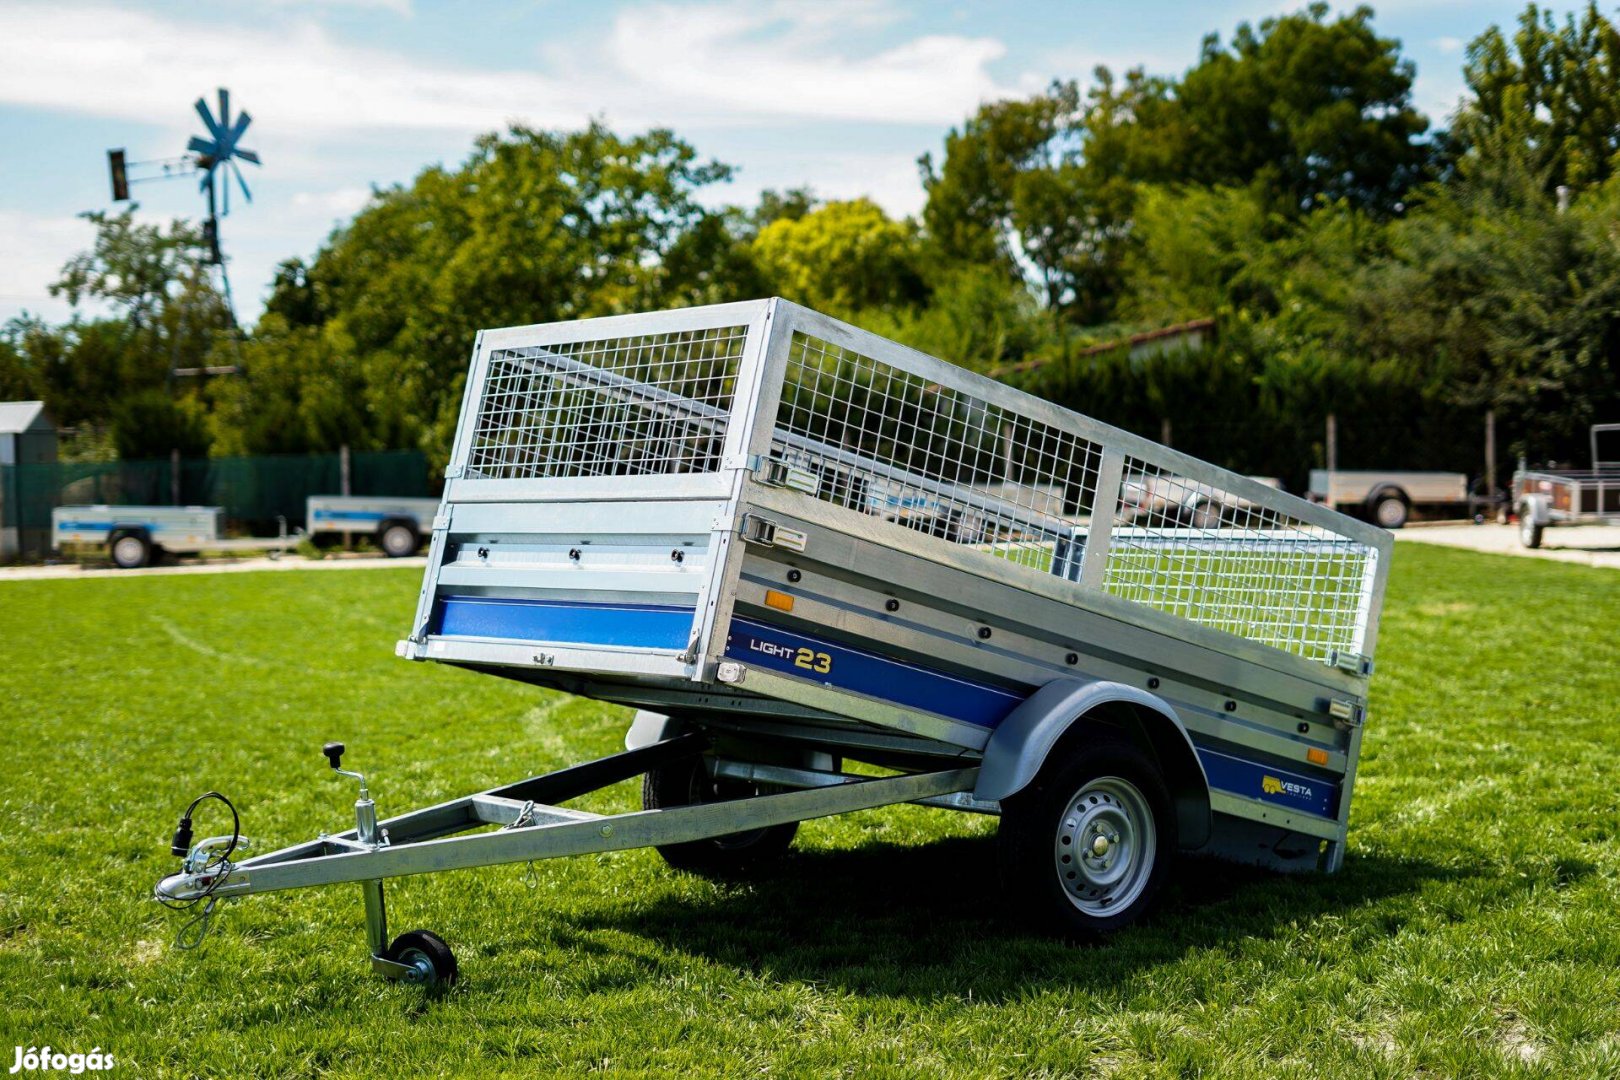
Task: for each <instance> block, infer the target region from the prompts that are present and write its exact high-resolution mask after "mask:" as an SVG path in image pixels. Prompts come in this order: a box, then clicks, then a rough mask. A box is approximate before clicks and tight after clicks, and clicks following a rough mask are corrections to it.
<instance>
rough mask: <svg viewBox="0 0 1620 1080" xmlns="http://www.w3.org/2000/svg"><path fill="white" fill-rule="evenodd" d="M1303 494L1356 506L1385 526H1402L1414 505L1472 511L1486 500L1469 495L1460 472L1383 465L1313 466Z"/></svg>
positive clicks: (1346, 506) (1341, 507)
mask: <svg viewBox="0 0 1620 1080" xmlns="http://www.w3.org/2000/svg"><path fill="white" fill-rule="evenodd" d="M1306 498H1308V499H1310V500H1311V501H1312V502H1315V503H1321V504H1322V505H1324V506H1331V507H1333V508H1334V509H1336V510H1344V509H1352V510H1356V511H1358V512H1360V513H1362V514H1364V515H1365V516H1366V518H1367V520H1368V521H1371V522H1374V523H1375V524H1378V525H1381V526H1383V527H1384V528H1386V529H1399V528H1401V527H1402V526H1404V525H1405V524H1406V523H1407V521H1408V520H1410V518H1411V516H1412V511H1413V510H1414V509H1426V510H1448V509H1452V510H1464V511H1465V512H1467V513H1469V514H1473V512H1474V509H1475V503H1476V501H1487V500H1475V499H1474V498H1471V497H1470V495H1469V490H1468V477H1467V476H1466V475H1464V474H1463V473H1453V472H1411V471H1389V470H1382V469H1373V470H1359V471H1357V470H1352V471H1349V472H1345V471H1341V470H1334V471H1333V472H1329V471H1328V470H1326V469H1312V470H1311V475H1310V480H1309V487H1308V490H1307V492H1306Z"/></svg>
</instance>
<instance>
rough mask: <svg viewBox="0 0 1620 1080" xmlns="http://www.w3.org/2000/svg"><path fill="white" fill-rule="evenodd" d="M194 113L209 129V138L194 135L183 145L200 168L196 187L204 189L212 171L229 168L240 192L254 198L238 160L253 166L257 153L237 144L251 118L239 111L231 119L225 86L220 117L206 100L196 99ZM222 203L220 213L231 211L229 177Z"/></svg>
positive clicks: (229, 93)
mask: <svg viewBox="0 0 1620 1080" xmlns="http://www.w3.org/2000/svg"><path fill="white" fill-rule="evenodd" d="M194 107H195V108H196V110H197V115H198V116H199V117H201V118H202V122H203V126H204V127H205V128H207V129H208V137H206V138H205V137H203V136H200V135H193V136H192V137H191V141H190V142H189V143H187V144H186V146H187V149H189V150H191V151H192V152H193V153H195V154H196V155H197V163H198V165H199V166H201V167H202V170H203V177H202V179H201V180H200V181H198V185H197V186H198V190H200V191H207V190H209V189H210V188H212V186H213V184H214V176H215V173H217V172H220V171H222V170H224V169H227V168H228V169H229V170H231V171H232V172H234V173H235V175H236V182H237V184H238V185H239V186H240V187H241V189H242V195H243V196H244V197H245V198H246V199H247V200H248V201H249V202H252V201H253V194H252V192H250V191H249V190H248V186H247V181H246V180H245V179H244V178H243V176H242V167H241V166H240V165H239V164H238V161H246V162H249V163H251V164H253V165H257V164H259V155H258V154H257V153H255V152H254V151H252V150H249V149H247V148H246V147H244V146H241V145H240V142H241V139H242V135H243V134H244V133H245V132H246V131H247V129H248V125H249V124H251V123H252V122H253V117H252V116H251V115H250V114H248V113H247V112H241V113H238V114H237V116H236V120H235V121H234V122H232V120H231V92H230V91H229V90H227V89H225V88H224V87H220V89H219V117H218V119H215V117H214V114H213V113H212V112H210V111H209V108H208V102H207V101H206V100H204V99H203V98H198V99H197V101H196V104H195V106H194ZM224 197H225V205H224V208H223V211H222V213H225V214H228V213H230V212H231V188H230V181H229V177H228V176H227V177H226V178H225V191H224Z"/></svg>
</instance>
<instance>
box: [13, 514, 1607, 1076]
mask: <svg viewBox="0 0 1620 1080" xmlns="http://www.w3.org/2000/svg"><path fill="white" fill-rule="evenodd" d="M417 585H418V576H417V574H416V573H414V572H410V571H354V572H323V573H267V574H230V575H219V576H202V577H165V578H127V579H118V578H113V579H97V580H84V581H50V582H29V583H8V584H0V634H3V637H0V717H3V718H4V720H5V725H6V726H5V736H4V737H5V755H4V772H3V776H4V780H3V788H0V1053H3V1054H4V1055H5V1060H4V1065H3V1067H4V1068H6V1069H9V1068H10V1067H11V1065H12V1063H13V1060H14V1057H13V1054H14V1051H13V1050H12V1047H13V1046H16V1045H21V1046H23V1047H24V1048H25V1049H26V1048H28V1047H30V1046H41V1045H44V1044H47V1043H48V1044H50V1046H52V1047H53V1048H55V1049H57V1050H60V1051H62V1052H80V1053H85V1052H89V1051H90V1050H91V1049H93V1048H96V1047H99V1048H100V1049H101V1050H102V1051H103V1052H110V1053H112V1054H113V1055H114V1056H115V1057H116V1059H117V1061H118V1067H117V1071H116V1072H115V1073H114V1074H113V1075H129V1076H227V1075H256V1076H287V1077H297V1076H310V1075H316V1074H327V1075H333V1076H355V1077H359V1076H390V1077H392V1076H404V1075H415V1074H423V1075H446V1076H492V1075H513V1076H532V1075H553V1074H555V1075H580V1074H585V1073H592V1072H603V1073H609V1074H615V1075H631V1076H634V1075H730V1076H761V1075H769V1076H824V1075H850V1076H885V1077H886V1076H903V1077H939V1076H964V1077H995V1076H1007V1077H1026V1076H1090V1075H1118V1076H1231V1077H1257V1076H1264V1077H1286V1076H1373V1077H1410V1076H1414V1075H1423V1076H1454V1077H1476V1076H1547V1077H1612V1076H1616V1075H1620V928H1617V923H1620V919H1617V916H1616V911H1617V908H1620V882H1617V873H1620V812H1617V806H1616V798H1617V796H1616V789H1617V778H1620V731H1617V721H1620V716H1617V709H1616V705H1615V700H1616V691H1617V689H1620V667H1617V664H1616V645H1617V641H1616V636H1617V631H1620V575H1616V574H1614V573H1613V572H1612V571H1605V570H1594V569H1588V568H1585V567H1577V566H1568V565H1563V564H1555V563H1550V562H1543V561H1539V560H1515V559H1508V558H1501V557H1490V556H1479V555H1473V554H1468V553H1461V552H1452V551H1444V550H1440V549H1432V548H1427V547H1420V546H1415V545H1414V546H1410V547H1408V546H1403V547H1402V548H1401V549H1400V550H1399V551H1398V552H1397V554H1396V561H1395V567H1394V576H1393V580H1392V583H1391V587H1390V592H1389V598H1388V605H1387V608H1386V614H1385V619H1384V631H1383V644H1382V647H1381V649H1380V653H1379V669H1378V673H1377V676H1376V678H1375V680H1374V700H1373V705H1372V710H1371V719H1370V721H1369V724H1368V727H1367V737H1366V743H1365V746H1366V750H1365V754H1364V756H1363V759H1362V769H1361V780H1360V784H1359V787H1358V790H1357V795H1356V801H1355V812H1354V815H1353V821H1352V831H1351V848H1350V853H1349V857H1348V859H1347V861H1346V864H1345V868H1344V871H1343V872H1342V873H1341V874H1339V875H1337V876H1333V877H1328V876H1323V875H1310V876H1304V877H1296V878H1282V877H1277V876H1273V875H1269V874H1265V873H1262V872H1258V871H1250V870H1244V869H1240V868H1234V867H1229V866H1226V865H1224V864H1219V863H1212V862H1207V861H1193V862H1190V863H1189V864H1188V865H1187V866H1186V867H1185V870H1184V873H1183V875H1182V878H1181V880H1180V883H1179V884H1178V885H1177V886H1176V887H1175V888H1174V890H1173V891H1172V893H1171V895H1170V896H1169V897H1168V898H1167V903H1166V905H1165V906H1164V907H1163V908H1162V909H1161V911H1160V913H1159V914H1158V915H1157V916H1156V917H1155V918H1154V919H1153V920H1152V921H1151V922H1150V923H1149V924H1148V925H1145V926H1142V927H1140V928H1137V929H1133V930H1131V931H1128V932H1126V933H1124V934H1122V935H1120V936H1119V937H1118V938H1117V939H1116V940H1115V941H1113V942H1112V943H1110V944H1108V945H1107V946H1105V947H1101V948H1089V949H1088V948H1072V947H1069V946H1065V945H1062V944H1059V943H1054V942H1051V941H1047V940H1044V939H1041V938H1038V937H1033V936H1029V935H1027V934H1025V933H1024V932H1022V931H1021V930H1020V929H1019V928H1018V927H1017V926H1015V925H1012V924H1010V923H1009V922H1008V921H1006V920H1005V919H1004V918H1003V917H1002V914H1001V910H1002V904H1001V900H1000V898H999V896H998V892H997V888H996V883H995V879H994V871H993V865H994V860H993V848H992V844H993V841H992V839H991V833H992V832H993V830H994V824H995V823H994V822H993V821H992V820H990V819H985V818H976V817H969V816H965V815H955V814H951V813H949V812H946V811H937V810H926V809H922V808H916V807H903V808H895V809H887V810H881V811H872V812H867V813H862V814H857V815H852V816H849V817H845V818H839V819H832V820H828V821H821V822H814V823H810V824H807V825H806V826H805V827H804V828H803V830H802V831H801V833H800V839H799V842H798V844H797V847H796V851H795V854H794V855H793V856H792V857H791V858H790V859H789V860H788V861H787V862H786V863H785V864H784V865H783V866H782V867H781V870H780V872H779V873H777V874H775V875H773V876H770V877H768V878H764V879H761V880H754V881H746V882H734V883H725V882H713V881H708V880H704V879H701V878H696V877H691V876H686V875H682V874H678V873H675V872H673V871H670V870H668V869H667V868H665V866H664V865H663V864H662V862H661V861H660V860H659V858H658V857H657V855H656V854H654V853H652V852H649V851H637V852H628V853H621V854H614V855H606V856H601V857H587V858H578V859H571V860H559V861H554V862H547V863H541V864H539V865H538V868H537V870H538V882H537V885H538V887H536V888H533V889H531V888H529V887H526V885H525V884H524V881H523V875H522V871H521V868H514V867H503V868H495V869H487V870H482V871H471V872H463V873H455V874H446V875H438V876H432V877H424V878H417V879H406V880H403V881H398V882H394V883H391V884H390V887H389V902H390V914H391V917H392V928H393V930H394V931H395V932H399V931H403V930H406V929H411V928H414V927H426V928H430V929H433V930H435V931H438V932H440V933H442V934H443V935H444V936H445V937H446V938H447V939H448V940H449V941H450V942H451V944H452V945H453V946H454V947H455V948H456V950H457V954H458V956H459V958H460V961H461V967H462V974H463V981H462V982H461V984H459V985H458V986H457V987H455V988H454V989H453V990H452V991H451V992H449V993H447V994H441V995H429V994H424V993H423V992H421V991H419V990H416V989H414V988H411V987H407V986H402V985H397V984H391V983H388V982H385V981H383V980H380V979H378V978H376V977H374V976H372V975H370V974H369V973H368V971H367V969H366V965H365V964H364V962H363V958H364V945H363V932H362V913H361V905H360V899H359V895H358V889H357V888H356V887H354V886H345V887H337V888H331V889H318V890H306V891H302V892H297V893H286V894H279V895H272V896H265V897H255V898H250V899H247V900H244V901H239V902H235V903H232V904H228V905H224V906H223V907H222V909H221V912H220V915H219V917H218V918H217V920H216V925H215V929H214V932H213V934H212V936H211V937H210V938H209V939H208V941H207V942H206V944H205V946H204V948H203V949H202V950H201V951H197V952H189V953H188V952H179V951H175V950H173V949H171V947H170V941H171V939H172V938H173V937H174V935H175V932H176V931H177V930H178V929H179V927H180V924H181V922H182V921H183V919H182V918H181V917H177V916H175V915H172V914H171V913H169V912H167V911H165V910H164V909H163V908H161V907H159V906H158V905H157V904H155V903H153V902H152V901H151V900H150V899H149V895H150V889H151V885H152V883H153V881H154V880H155V879H157V878H158V877H159V876H161V875H163V874H165V873H168V872H169V871H170V870H171V869H172V868H173V867H174V865H175V863H174V860H172V859H171V858H170V857H169V856H168V854H167V847H168V842H169V835H170V833H171V831H172V830H173V828H174V823H175V818H176V816H177V814H178V812H179V810H180V809H181V808H183V807H184V805H185V803H186V802H187V801H188V800H189V799H190V798H191V797H192V796H194V795H196V794H198V793H200V792H202V791H204V790H207V789H209V788H219V789H221V790H223V791H225V792H226V793H228V794H229V795H230V796H231V797H232V798H233V799H234V800H235V801H236V803H237V805H238V806H239V807H240V808H241V811H242V814H243V825H244V831H245V832H246V833H247V834H248V835H250V836H252V837H254V838H256V839H257V840H259V841H261V843H264V844H267V845H270V846H279V845H282V844H286V843H291V842H294V841H298V840H303V839H306V838H309V837H311V836H312V835H313V834H314V833H315V832H316V831H318V830H321V829H330V830H337V829H341V828H344V827H346V826H347V825H348V824H349V822H350V821H351V811H350V805H351V803H352V800H353V798H354V788H353V785H352V783H350V782H348V781H340V780H338V779H336V778H334V777H333V776H332V775H331V774H330V773H329V772H328V770H327V768H326V763H325V761H324V759H323V758H322V757H321V756H320V752H319V750H320V745H321V743H322V742H324V741H326V740H328V739H342V740H344V741H346V742H347V743H348V744H349V747H350V753H349V758H348V759H347V763H348V764H349V765H351V766H352V767H356V768H361V769H364V770H366V771H367V772H368V773H370V774H371V775H372V776H373V778H374V783H373V790H374V793H375V795H376V797H377V798H378V800H379V803H380V807H381V809H382V810H383V812H384V813H390V812H399V811H403V810H406V809H409V808H413V807H418V806H421V805H424V804H427V803H431V802H433V801H435V800H439V799H443V798H447V797H451V796H454V795H460V794H465V793H470V792H473V791H476V790H478V789H481V788H483V787H486V786H489V785H493V784H496V783H500V782H504V781H509V780H512V779H516V778H519V777H522V776H525V775H529V774H531V773H533V772H538V771H542V770H546V769H550V768H553V767H556V766H560V765H564V764H568V763H572V762H576V761H579V760H582V759H585V758H588V757H593V756H596V755H599V754H604V753H608V752H611V751H613V750H614V749H616V748H617V747H618V746H619V745H620V740H621V738H622V735H623V730H624V725H625V721H626V719H627V715H626V713H625V712H624V711H623V710H620V709H616V708H611V707H606V706H602V705H598V704H595V703H593V702H589V701H584V700H579V699H573V698H569V697H566V696H564V695H560V694H552V693H546V692H541V691H536V690H533V689H529V688H525V687H523V686H520V685H517V684H512V683H507V682H505V681H503V680H500V679H496V678H491V677H488V676H479V675H474V674H470V673H466V672H459V671H454V670H450V669H444V668H439V667H436V666H433V665H426V664H411V663H406V662H404V661H401V660H396V659H394V657H393V654H392V648H393V642H394V640H395V639H396V638H397V637H398V636H399V635H400V634H401V632H402V631H403V630H404V628H405V627H406V624H407V621H408V619H409V617H410V614H411V611H412V609H413V605H414V601H415V595H416V589H417ZM637 801H638V793H637V790H636V789H635V787H634V786H633V785H630V784H626V785H621V786H619V787H617V788H614V789H612V790H610V791H608V792H604V793H602V795H601V796H599V797H597V798H595V799H594V800H593V801H591V802H590V803H589V805H590V806H591V807H592V808H595V809H628V808H631V807H633V806H635V805H637ZM221 825H222V822H221V821H220V819H219V817H217V816H214V817H211V818H208V819H207V820H199V821H198V829H199V833H198V835H199V836H200V835H204V830H209V831H217V829H218V828H219V827H220V826H221ZM261 850H263V849H262V848H261ZM19 1075H27V1074H19Z"/></svg>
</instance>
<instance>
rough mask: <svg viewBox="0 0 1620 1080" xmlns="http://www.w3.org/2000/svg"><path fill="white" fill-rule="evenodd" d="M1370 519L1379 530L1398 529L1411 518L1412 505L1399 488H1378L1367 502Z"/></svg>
mask: <svg viewBox="0 0 1620 1080" xmlns="http://www.w3.org/2000/svg"><path fill="white" fill-rule="evenodd" d="M1367 505H1368V509H1370V510H1371V511H1372V519H1373V521H1374V522H1375V523H1377V524H1378V525H1379V526H1380V527H1381V528H1385V529H1390V530H1394V529H1399V528H1400V527H1401V526H1403V525H1405V524H1406V522H1407V519H1408V518H1410V517H1411V516H1412V503H1411V501H1410V500H1409V499H1408V498H1407V497H1406V492H1404V491H1402V490H1401V489H1400V488H1380V489H1379V490H1377V491H1375V492H1373V493H1372V497H1371V498H1369V499H1368V500H1367Z"/></svg>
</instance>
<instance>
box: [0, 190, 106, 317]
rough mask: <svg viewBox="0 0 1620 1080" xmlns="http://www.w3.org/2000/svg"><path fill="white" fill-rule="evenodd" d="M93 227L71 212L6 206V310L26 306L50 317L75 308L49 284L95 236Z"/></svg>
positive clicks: (2, 270)
mask: <svg viewBox="0 0 1620 1080" xmlns="http://www.w3.org/2000/svg"><path fill="white" fill-rule="evenodd" d="M90 236H91V230H90V226H89V225H88V224H87V223H85V222H83V221H80V220H79V219H78V218H75V217H73V216H71V215H61V216H36V215H32V214H24V213H19V212H18V211H15V210H0V311H4V312H6V313H8V314H11V313H16V312H17V311H22V310H26V311H29V312H31V313H33V314H35V315H41V316H44V317H45V318H48V319H53V320H61V319H65V318H66V317H67V315H68V313H69V311H70V309H69V307H68V303H67V301H66V300H59V299H57V298H56V297H54V296H52V295H51V294H50V292H49V291H47V289H46V285H47V283H49V282H52V281H55V280H56V275H57V274H58V273H59V272H60V271H61V269H62V264H63V262H65V261H66V260H67V259H68V257H69V256H70V255H72V253H73V252H75V251H77V250H79V249H80V248H82V247H85V246H86V245H87V244H88V243H89V240H90Z"/></svg>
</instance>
